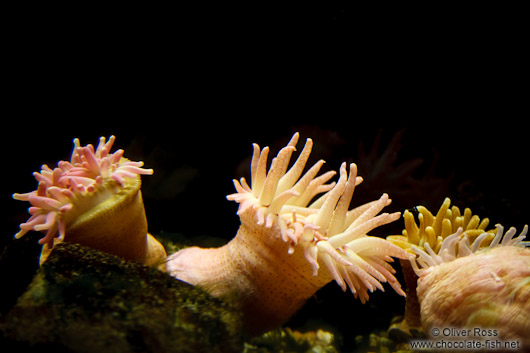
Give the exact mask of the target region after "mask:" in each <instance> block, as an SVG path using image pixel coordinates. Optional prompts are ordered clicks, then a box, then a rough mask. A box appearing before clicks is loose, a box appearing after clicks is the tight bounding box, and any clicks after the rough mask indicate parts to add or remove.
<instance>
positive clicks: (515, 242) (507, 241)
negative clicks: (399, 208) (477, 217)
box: [410, 224, 530, 276]
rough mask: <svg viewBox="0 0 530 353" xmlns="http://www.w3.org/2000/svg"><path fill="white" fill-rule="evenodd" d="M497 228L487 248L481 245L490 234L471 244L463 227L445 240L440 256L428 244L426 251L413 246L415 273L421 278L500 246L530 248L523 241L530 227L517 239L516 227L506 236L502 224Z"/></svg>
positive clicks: (485, 233) (411, 259) (486, 233)
mask: <svg viewBox="0 0 530 353" xmlns="http://www.w3.org/2000/svg"><path fill="white" fill-rule="evenodd" d="M496 228H497V232H496V234H495V237H494V238H493V240H492V241H491V243H490V244H489V245H487V246H481V243H482V242H483V240H485V239H486V238H488V237H489V236H490V233H488V232H484V233H482V234H481V235H479V236H478V237H477V238H476V239H475V240H474V241H473V243H471V244H470V243H469V238H468V236H467V235H465V233H464V231H463V228H462V227H459V228H458V230H457V231H456V232H455V233H453V234H451V235H450V236H448V237H447V238H445V239H444V240H443V242H442V244H441V248H440V251H439V252H438V254H436V253H435V252H434V251H433V250H432V248H431V246H430V245H429V243H428V242H425V243H424V245H423V246H424V248H425V250H426V251H423V250H422V249H420V248H419V247H417V246H415V245H412V250H413V251H414V253H416V255H417V257H411V258H410V263H411V265H412V268H413V269H414V272H416V274H417V275H418V276H420V275H422V274H425V273H428V272H429V271H431V268H432V267H434V266H437V265H440V264H442V263H444V262H450V261H453V260H455V259H457V258H460V257H465V256H469V255H473V254H477V253H480V252H482V251H484V250H488V249H493V248H496V247H499V246H516V247H525V246H530V242H528V241H526V242H525V241H523V240H524V239H525V238H526V233H527V232H528V225H525V226H524V228H523V230H522V232H521V234H519V236H518V237H516V238H514V237H513V236H514V235H515V233H516V232H517V230H516V229H515V228H514V227H511V228H510V229H509V230H508V231H507V232H506V234H504V227H503V226H502V225H501V224H496ZM462 234H464V236H462ZM501 239H502V240H501Z"/></svg>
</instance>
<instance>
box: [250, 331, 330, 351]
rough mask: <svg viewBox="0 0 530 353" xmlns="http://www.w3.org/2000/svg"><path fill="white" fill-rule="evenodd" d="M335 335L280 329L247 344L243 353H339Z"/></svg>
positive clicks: (326, 332)
mask: <svg viewBox="0 0 530 353" xmlns="http://www.w3.org/2000/svg"><path fill="white" fill-rule="evenodd" d="M338 351H339V350H338V348H337V342H336V339H335V335H334V334H333V333H331V332H328V331H324V330H321V329H318V330H316V331H308V332H299V331H294V330H291V329H290V328H288V327H286V328H278V329H276V330H272V331H269V332H267V333H264V334H263V335H261V336H257V337H253V338H252V339H251V340H250V341H249V342H246V343H245V350H244V351H243V353H277V352H304V353H337V352H338Z"/></svg>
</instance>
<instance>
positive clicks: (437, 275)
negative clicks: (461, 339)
mask: <svg viewBox="0 0 530 353" xmlns="http://www.w3.org/2000/svg"><path fill="white" fill-rule="evenodd" d="M527 231H528V226H525V227H524V229H523V231H522V232H521V234H520V235H519V236H518V237H515V238H514V235H515V234H516V229H515V228H513V227H512V228H510V229H509V230H508V231H507V232H506V234H504V228H503V227H502V226H501V225H497V232H496V235H495V237H494V238H493V240H491V239H490V233H489V232H483V233H482V234H481V235H479V236H478V237H477V238H476V239H475V240H474V241H472V242H471V241H470V240H469V238H468V236H467V235H466V234H465V232H464V231H463V228H459V229H458V230H457V232H455V233H454V234H452V235H450V236H448V237H446V238H445V239H444V240H443V242H442V244H441V248H440V250H439V252H438V253H436V252H434V251H433V249H432V247H431V246H430V244H429V243H425V244H424V249H425V250H422V249H420V248H419V247H417V246H415V245H412V250H413V251H414V252H415V253H416V254H417V255H418V257H417V258H411V263H412V267H413V268H414V271H415V272H416V274H417V275H418V276H419V279H418V287H417V293H418V299H419V301H420V308H421V322H422V326H423V328H424V329H425V331H426V332H431V329H432V328H434V327H436V328H445V327H454V328H467V329H472V330H474V329H476V328H490V329H493V330H495V331H496V333H497V335H498V337H495V339H498V340H505V341H506V340H512V341H514V342H515V341H517V342H519V348H522V347H523V346H524V347H526V349H529V348H530V338H529V336H528V332H530V249H528V248H525V246H528V245H529V242H524V241H523V240H524V239H525V236H526V233H527ZM490 241H491V242H490ZM488 242H490V243H489V245H488V244H487V243H488ZM484 243H486V245H484ZM490 338H491V337H490ZM486 339H487V338H486Z"/></svg>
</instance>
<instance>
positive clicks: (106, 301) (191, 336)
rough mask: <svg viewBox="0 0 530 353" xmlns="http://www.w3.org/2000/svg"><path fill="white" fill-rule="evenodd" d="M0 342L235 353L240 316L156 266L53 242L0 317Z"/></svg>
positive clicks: (238, 345) (72, 348)
mask: <svg viewBox="0 0 530 353" xmlns="http://www.w3.org/2000/svg"><path fill="white" fill-rule="evenodd" d="M0 345H1V346H2V347H6V348H7V347H13V348H16V349H19V351H20V348H25V349H28V348H30V349H34V350H35V351H38V350H39V349H54V350H56V351H59V352H63V351H66V352H99V353H104V352H203V351H208V352H241V351H242V349H243V343H242V336H241V324H240V318H239V314H238V313H237V312H236V311H235V310H234V309H232V307H231V306H230V305H229V304H227V303H225V302H223V301H222V300H220V299H217V298H213V297H211V296H210V295H208V294H207V293H206V292H204V291H202V290H201V289H199V288H197V287H193V286H190V285H188V284H186V283H183V282H181V281H178V280H175V279H173V278H171V277H170V276H168V275H166V274H165V273H162V272H160V271H158V270H156V269H153V268H149V267H147V266H144V265H141V264H138V263H133V262H128V261H124V260H122V259H120V258H119V257H117V256H114V255H109V254H105V253H102V252H99V251H97V250H93V249H90V248H88V247H84V246H81V245H77V244H73V243H67V242H64V243H61V244H58V245H57V246H56V247H55V248H54V251H53V252H52V254H51V255H50V257H49V258H48V260H47V261H46V262H45V263H44V264H43V265H42V267H41V269H40V271H39V272H38V274H37V275H36V276H35V278H34V279H33V281H32V283H31V284H30V286H29V288H28V290H27V291H26V292H25V293H24V294H23V295H22V296H21V297H20V298H19V300H18V302H17V304H16V305H15V306H14V307H13V308H12V309H11V311H10V312H9V314H8V315H6V316H5V317H4V318H3V322H0Z"/></svg>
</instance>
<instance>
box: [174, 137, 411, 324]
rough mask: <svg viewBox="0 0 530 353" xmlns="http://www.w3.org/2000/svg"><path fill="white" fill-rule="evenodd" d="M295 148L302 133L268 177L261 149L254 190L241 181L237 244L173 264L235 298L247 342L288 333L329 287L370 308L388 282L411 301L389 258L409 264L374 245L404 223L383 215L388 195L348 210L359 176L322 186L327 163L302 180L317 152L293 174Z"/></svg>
mask: <svg viewBox="0 0 530 353" xmlns="http://www.w3.org/2000/svg"><path fill="white" fill-rule="evenodd" d="M297 142H298V133H296V134H295V135H294V136H293V137H292V139H291V140H290V141H289V143H288V145H287V146H286V147H284V148H283V149H281V150H280V151H279V152H278V155H277V156H276V158H274V159H273V160H272V163H271V166H270V168H269V170H268V172H267V158H268V154H269V148H268V147H265V148H264V149H263V150H261V149H260V147H259V146H258V145H257V144H254V153H253V156H252V162H251V181H250V185H249V184H248V183H247V181H246V180H245V179H244V178H241V179H240V180H239V181H237V180H234V185H235V188H236V191H237V192H236V193H234V194H231V195H228V196H227V199H228V200H233V201H236V202H237V203H239V209H238V211H237V214H238V215H239V217H240V220H241V226H240V228H239V230H238V232H237V234H236V236H235V238H233V239H232V240H231V241H230V242H229V243H228V244H226V245H225V246H223V247H220V248H209V249H201V248H198V247H191V248H186V249H183V250H181V251H179V252H177V253H175V254H173V255H171V256H169V257H168V262H167V269H168V271H169V273H170V274H171V275H172V276H174V277H176V278H178V279H181V280H183V281H185V282H188V283H191V284H194V285H199V286H202V287H203V288H205V289H206V290H208V291H209V292H210V293H211V294H213V295H215V296H221V297H229V298H235V300H236V301H237V303H238V304H239V305H240V307H241V308H242V311H243V314H244V320H245V322H246V327H247V328H248V331H249V333H258V332H263V331H265V330H267V329H270V328H272V327H274V326H277V325H279V324H282V323H283V322H285V321H286V320H287V319H288V318H289V317H290V316H291V315H292V314H293V313H294V312H295V311H296V310H298V309H299V308H300V307H301V306H302V305H303V303H304V302H305V301H306V300H307V299H308V298H309V297H311V296H312V295H313V294H314V293H315V292H316V291H317V290H318V289H319V288H321V287H322V286H324V285H325V284H326V283H328V282H330V281H332V280H335V281H336V282H337V284H338V285H339V286H340V287H341V288H342V290H346V289H347V288H349V289H350V290H351V291H352V292H353V294H354V296H355V297H358V298H359V299H360V300H361V301H362V302H363V303H364V302H366V300H368V292H369V291H370V292H372V291H374V290H375V289H380V290H384V288H383V286H382V285H381V283H382V282H383V283H384V282H388V283H389V284H390V286H391V287H392V288H394V290H395V291H396V292H397V293H398V294H400V295H404V292H403V291H402V290H401V286H400V284H399V282H398V281H397V280H396V278H395V277H394V275H393V274H394V273H395V271H394V269H393V268H392V267H391V266H390V265H389V262H391V261H392V258H391V256H393V257H398V258H402V259H407V258H408V257H409V256H410V254H409V253H407V252H406V251H404V250H403V249H401V248H399V247H398V246H395V245H393V244H391V243H390V242H388V241H386V240H385V239H381V238H378V237H373V236H368V235H367V233H368V232H369V231H370V230H372V229H374V228H376V227H379V226H381V225H384V224H387V223H389V222H392V221H394V220H396V219H398V218H399V216H400V213H399V212H396V213H391V214H388V213H382V214H379V212H380V211H381V210H382V209H383V208H384V207H385V206H387V205H388V204H390V202H391V201H390V199H389V197H388V195H387V194H383V195H382V196H381V197H380V198H379V199H378V200H376V201H373V202H369V203H367V204H364V205H361V206H358V207H356V208H354V209H351V210H349V205H350V201H351V198H352V195H353V192H354V189H355V187H356V186H357V185H359V184H360V183H361V182H362V178H361V177H358V176H357V166H356V165H355V164H350V165H349V168H347V166H346V164H345V163H343V164H342V165H341V167H340V171H339V179H338V181H337V182H336V183H329V184H326V182H328V181H329V180H330V179H331V178H332V177H333V176H334V175H335V172H333V171H329V172H327V173H324V174H322V175H320V176H318V177H317V174H318V172H319V170H320V168H321V167H322V165H323V164H324V161H323V160H320V161H318V162H317V163H316V164H315V165H313V167H311V168H310V169H309V170H308V171H307V172H306V173H305V174H304V175H303V176H302V173H303V171H304V168H305V165H306V162H307V160H308V158H309V155H310V153H311V149H312V145H313V143H312V140H311V139H307V141H306V143H305V146H304V148H303V149H302V151H301V152H300V155H299V156H298V159H297V160H296V162H294V164H293V165H292V166H291V167H290V168H288V166H289V161H290V158H291V155H292V154H293V152H294V151H295V150H296V148H295V146H296V144H297ZM347 169H349V173H348V170H347ZM321 193H324V194H323V195H320V197H318V195H319V194H321ZM378 214H379V215H378Z"/></svg>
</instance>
